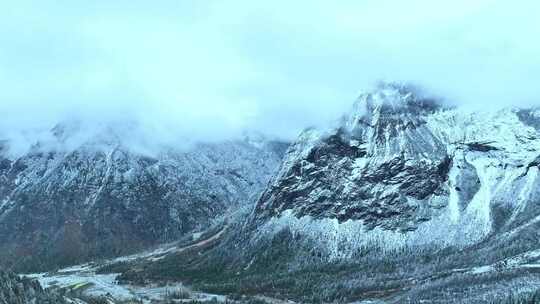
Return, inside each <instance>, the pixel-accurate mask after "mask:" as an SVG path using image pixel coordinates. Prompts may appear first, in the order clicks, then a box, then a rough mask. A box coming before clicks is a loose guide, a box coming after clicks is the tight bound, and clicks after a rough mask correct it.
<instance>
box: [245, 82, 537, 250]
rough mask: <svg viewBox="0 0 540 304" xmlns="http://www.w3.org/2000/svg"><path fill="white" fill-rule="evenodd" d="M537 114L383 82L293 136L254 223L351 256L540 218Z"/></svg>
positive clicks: (476, 236) (470, 237) (473, 237)
mask: <svg viewBox="0 0 540 304" xmlns="http://www.w3.org/2000/svg"><path fill="white" fill-rule="evenodd" d="M539 121H540V116H539V115H538V112H537V111H535V110H513V109H506V110H501V111H497V112H485V113H472V112H466V111H463V110H460V109H456V108H448V107H444V106H441V105H439V104H437V102H435V101H434V100H431V99H427V98H422V97H421V96H418V95H416V94H415V92H414V90H412V89H409V88H407V87H405V86H401V85H394V84H390V85H384V86H382V87H380V88H379V89H378V90H376V91H374V92H371V93H368V94H364V95H362V96H361V97H360V98H359V99H358V101H357V102H356V104H355V106H354V108H353V110H352V111H351V113H350V114H348V115H347V116H346V117H345V118H344V119H343V122H342V123H341V124H340V125H339V126H338V127H337V128H335V129H331V130H308V131H306V132H304V133H303V134H302V135H301V136H300V138H299V140H298V141H297V142H296V143H294V144H293V145H292V146H291V147H290V149H289V151H288V152H287V155H286V157H285V161H284V163H283V165H282V167H281V169H280V171H279V173H278V174H277V176H276V178H275V179H274V180H273V181H272V182H271V184H270V186H269V187H268V188H267V189H266V191H265V192H264V193H263V195H262V196H261V198H260V199H259V202H258V204H257V207H256V210H255V213H254V223H257V224H256V226H257V227H259V228H257V229H258V231H259V232H263V233H257V235H259V236H260V235H274V234H275V233H277V232H278V231H280V230H282V229H284V227H287V229H290V230H292V233H293V234H299V235H302V236H304V237H305V238H307V239H310V240H312V241H313V242H315V243H317V244H319V245H320V247H321V248H326V249H327V250H328V251H329V252H331V254H332V255H335V256H348V255H349V254H350V253H351V252H354V251H355V250H357V249H355V248H362V247H365V246H368V247H369V246H380V247H384V248H387V249H389V248H392V249H395V248H400V247H404V246H417V245H426V246H428V245H429V246H432V245H435V246H447V245H451V246H465V245H471V244H474V243H476V242H479V241H481V240H482V239H485V238H486V237H488V236H489V235H491V234H493V233H496V232H500V231H502V230H504V231H508V230H511V229H514V228H517V227H519V226H520V225H523V224H527V223H531V222H534V221H538V220H540V217H539V216H540V196H539V195H540V179H539V178H538V156H539V154H540V152H539V151H540V134H539V128H538V122H539ZM256 239H258V238H256ZM344 244H345V245H344ZM343 246H345V247H343ZM342 247H343V248H346V249H344V250H341V249H342Z"/></svg>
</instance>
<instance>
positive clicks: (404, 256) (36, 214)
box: [0, 83, 540, 303]
mask: <svg viewBox="0 0 540 304" xmlns="http://www.w3.org/2000/svg"><path fill="white" fill-rule="evenodd" d="M257 142H258V143H257V144H254V143H253V142H252V141H249V140H247V141H234V142H226V143H219V144H201V145H197V146H196V147H194V148H193V149H192V150H190V151H189V152H178V151H164V152H163V153H161V154H159V156H157V157H153V158H149V157H144V156H141V155H137V154H133V153H131V152H129V151H126V149H124V148H123V147H122V146H117V145H111V144H107V145H104V146H105V147H106V149H105V150H99V151H96V150H95V149H94V147H95V145H94V144H88V145H82V146H81V147H79V148H77V149H75V150H74V151H72V152H69V153H43V152H37V151H34V152H31V153H29V154H28V155H25V156H24V157H22V158H20V159H16V160H8V159H4V160H3V161H2V162H1V164H2V165H1V167H0V177H1V178H2V180H3V182H2V184H1V188H0V194H1V195H2V203H1V205H0V244H4V245H0V252H2V253H4V256H3V257H2V261H4V264H7V265H11V266H17V264H16V263H21V264H20V265H25V267H32V268H34V269H47V267H48V265H58V264H66V263H71V262H73V263H74V262H77V261H82V260H88V259H91V258H95V257H104V256H115V255H121V254H124V253H128V252H132V251H134V250H137V249H142V248H148V247H149V246H151V245H157V244H158V243H164V242H169V241H173V240H180V239H181V237H182V236H185V235H189V234H192V233H193V232H200V233H198V234H196V237H194V238H193V240H187V241H186V240H185V239H182V240H181V241H179V242H178V243H175V244H174V245H166V246H161V247H158V249H156V250H154V251H150V252H146V253H141V254H139V255H136V256H130V257H123V258H120V259H117V260H107V261H106V262H103V263H99V262H95V263H93V264H91V267H90V266H87V267H86V270H85V271H86V273H85V274H86V275H87V274H88V273H95V274H102V275H103V274H109V275H115V276H116V275H118V274H119V275H118V276H117V277H116V279H117V280H118V281H119V282H120V283H121V284H143V285H144V284H148V283H156V282H161V283H163V282H171V281H175V282H178V281H181V282H184V283H186V284H189V285H191V286H192V287H193V288H195V289H197V290H202V291H205V292H209V293H213V294H222V295H229V296H230V297H231V299H237V300H238V299H243V298H242V297H241V296H242V295H245V296H252V297H257V299H258V300H259V301H263V302H264V301H267V302H268V303H283V302H280V301H289V300H290V301H295V302H298V303H537V302H535V301H539V298H538V297H539V295H540V291H539V290H540V287H539V286H540V243H539V241H538V240H539V239H540V176H539V171H540V111H539V110H537V109H502V110H493V111H490V110H486V111H481V112H473V111H468V110H465V109H461V108H457V107H452V106H448V105H445V104H443V103H441V102H440V101H439V100H438V99H436V98H430V97H427V96H426V95H425V94H421V93H419V92H418V91H417V90H416V89H415V88H413V87H410V86H406V85H402V84H395V83H388V84H382V85H380V86H379V87H377V88H376V89H375V90H373V91H372V92H368V93H365V94H363V95H361V96H360V98H359V99H358V100H357V102H356V103H355V104H354V106H353V107H352V109H351V110H350V111H349V112H348V113H346V114H345V115H344V117H343V119H341V120H340V121H339V123H338V124H337V125H336V126H333V127H329V128H326V129H313V128H311V129H307V130H306V131H305V132H303V133H302V134H301V135H300V136H299V138H298V139H297V140H296V141H295V142H294V143H292V144H290V145H289V144H286V143H280V142H273V141H267V140H262V141H257ZM285 150H286V151H285ZM217 219H221V221H220V220H217ZM51 244H53V245H52V246H51ZM73 253H76V254H75V255H76V256H70V255H72V254H73ZM36 257H39V258H40V259H41V258H45V261H48V263H51V264H39V263H37V262H34V261H35V260H34V259H35V258H36ZM60 258H61V260H59V259H60ZM5 261H8V262H7V263H5ZM36 263H37V264H36ZM83 268H84V267H83ZM75 272H76V271H75ZM53 275H54V274H53ZM56 275H58V276H60V277H61V276H67V275H69V274H65V273H63V272H62V273H59V274H56ZM238 301H240V300H238ZM263 302H261V303H263ZM238 303H240V302H238Z"/></svg>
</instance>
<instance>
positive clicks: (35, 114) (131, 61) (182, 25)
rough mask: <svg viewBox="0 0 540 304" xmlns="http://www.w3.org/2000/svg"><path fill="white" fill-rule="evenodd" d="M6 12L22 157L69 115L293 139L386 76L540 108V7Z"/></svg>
mask: <svg viewBox="0 0 540 304" xmlns="http://www.w3.org/2000/svg"><path fill="white" fill-rule="evenodd" d="M2 6H3V7H1V8H0V45H1V46H2V48H1V49H0V117H2V119H1V120H0V135H1V136H2V137H4V138H9V139H11V140H13V141H15V142H17V143H18V149H17V150H21V151H22V150H24V149H25V147H27V146H28V144H29V143H31V142H33V141H35V140H36V138H39V137H41V136H43V135H42V134H43V130H48V129H50V128H52V127H53V126H54V125H55V124H57V123H58V122H61V121H66V120H80V121H84V122H85V126H87V127H86V128H87V129H92V128H93V127H92V126H93V125H103V124H109V123H113V124H122V123H123V122H126V123H127V122H129V123H135V124H137V125H138V126H140V127H139V128H138V129H137V130H140V134H141V136H146V137H150V138H152V139H153V140H155V141H156V142H159V143H169V144H175V145H176V144H181V143H185V142H194V141H200V140H204V141H215V140H223V139H229V138H234V137H237V136H239V135H240V134H241V133H242V132H243V131H245V130H257V131H261V132H263V133H266V134H269V135H271V136H277V137H281V138H294V137H295V136H296V134H298V132H299V131H300V130H301V129H303V128H305V127H307V126H311V125H317V124H325V123H327V122H329V121H332V120H333V119H335V118H337V117H338V116H339V115H340V114H341V113H343V112H344V111H347V109H349V107H350V105H351V104H352V102H353V101H354V99H355V97H356V96H357V95H359V93H360V92H361V91H363V90H366V89H368V88H370V87H371V86H372V84H373V83H375V82H376V81H379V80H381V79H385V80H396V81H407V82H413V83H417V84H419V85H421V86H423V87H425V88H426V89H427V90H431V91H433V92H434V93H435V94H437V95H440V96H444V98H445V99H446V100H449V101H450V102H452V103H455V104H459V105H465V106H468V107H472V108H486V107H490V108H499V107H504V106H532V105H537V104H539V103H540V98H539V96H540V94H539V93H540V86H538V84H537V82H538V79H540V56H539V55H538V54H540V42H538V39H537V37H540V21H539V20H540V19H538V18H537V16H536V15H537V13H536V12H538V11H539V10H540V4H539V3H538V2H537V1H513V2H511V3H510V2H503V1H487V0H485V1H464V0H458V1H452V2H445V3H441V2H440V1H427V0H416V1H414V0H413V1H388V0H381V1H371V0H367V1H303V0H302V1H294V2H293V3H291V1H281V0H280V1H272V2H265V3H263V2H260V1H212V0H210V1H196V2H193V1H191V2H183V1H160V2H159V3H150V2H143V1H104V0H97V1H91V2H88V3H81V2H78V3H75V2H65V3H59V2H58V1H50V2H49V3H47V1H24V0H23V1H18V2H17V3H16V4H14V3H11V4H2ZM98 129H99V128H96V130H98ZM45 133H46V132H45Z"/></svg>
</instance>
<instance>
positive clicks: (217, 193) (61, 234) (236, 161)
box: [0, 128, 286, 268]
mask: <svg viewBox="0 0 540 304" xmlns="http://www.w3.org/2000/svg"><path fill="white" fill-rule="evenodd" d="M53 133H54V134H53V135H54V137H55V139H56V140H58V141H59V142H61V141H63V140H65V137H66V136H69V135H67V134H69V132H66V130H64V129H58V128H56V129H55V130H53ZM113 135H114V134H113ZM3 145H4V147H5V146H6V145H9V143H5V142H4V143H3ZM285 148H286V144H284V143H280V142H272V141H266V140H258V141H253V140H239V141H230V142H223V143H215V144H199V145H196V146H194V147H192V148H190V149H189V150H174V149H163V150H161V151H158V153H156V154H155V155H152V156H147V155H144V154H141V153H137V152H135V151H132V150H131V149H130V148H129V147H128V146H126V145H124V144H123V143H122V141H120V140H118V137H117V136H111V134H100V137H96V138H91V139H88V140H87V141H85V142H83V143H82V144H80V145H78V146H76V147H73V148H72V149H69V150H59V149H51V148H50V145H47V146H46V145H44V144H42V143H37V144H36V145H34V147H33V148H32V149H31V151H30V152H29V153H27V154H26V155H23V156H20V157H17V158H11V159H10V158H8V157H3V158H0V262H1V263H2V264H7V265H11V266H13V267H16V268H28V267H29V268H47V266H50V265H56V264H70V263H75V262H78V261H82V260H85V259H88V258H92V257H97V256H111V255H118V254H124V253H127V252H131V251H133V250H137V249H141V248H144V247H147V246H150V245H153V244H158V243H163V242H168V241H173V240H175V239H177V238H178V237H180V236H182V235H184V234H186V233H189V232H194V231H197V230H200V229H203V228H207V227H208V226H209V225H210V224H211V222H212V221H213V220H214V219H216V218H218V217H221V216H225V215H226V214H227V213H228V211H229V210H233V209H234V208H237V207H239V206H242V205H244V204H247V203H248V202H249V201H250V199H251V197H252V195H254V194H255V193H257V192H258V191H260V189H261V188H262V187H263V186H265V184H266V183H267V182H268V180H269V179H270V177H271V175H272V174H273V173H274V170H275V169H276V168H277V166H278V165H279V162H280V160H281V157H282V155H283V153H284V150H285ZM4 149H5V148H4ZM4 155H5V154H4Z"/></svg>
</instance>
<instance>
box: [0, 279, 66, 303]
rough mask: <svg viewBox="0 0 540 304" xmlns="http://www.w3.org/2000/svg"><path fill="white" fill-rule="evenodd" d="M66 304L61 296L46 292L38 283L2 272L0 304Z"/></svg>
mask: <svg viewBox="0 0 540 304" xmlns="http://www.w3.org/2000/svg"><path fill="white" fill-rule="evenodd" d="M37 303H39V304H64V303H67V302H66V301H65V300H64V298H63V297H62V296H61V295H57V294H53V293H49V292H45V291H44V290H43V289H42V288H41V286H40V285H39V283H38V282H37V281H33V280H28V279H21V278H19V277H17V276H15V275H13V274H11V273H6V272H3V271H0V304H37Z"/></svg>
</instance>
